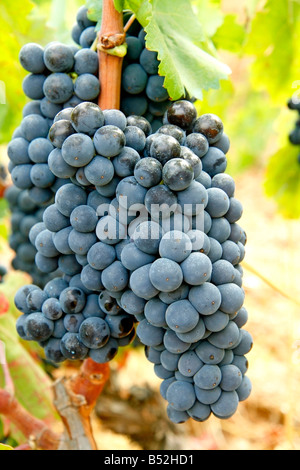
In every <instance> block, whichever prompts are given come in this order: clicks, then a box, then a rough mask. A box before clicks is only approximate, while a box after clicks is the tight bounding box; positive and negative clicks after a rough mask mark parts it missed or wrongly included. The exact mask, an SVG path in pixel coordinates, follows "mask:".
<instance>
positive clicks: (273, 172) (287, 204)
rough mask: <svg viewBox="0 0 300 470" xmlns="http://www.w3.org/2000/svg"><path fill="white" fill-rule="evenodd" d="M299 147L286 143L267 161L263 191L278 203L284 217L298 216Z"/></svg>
mask: <svg viewBox="0 0 300 470" xmlns="http://www.w3.org/2000/svg"><path fill="white" fill-rule="evenodd" d="M298 157H299V148H298V147H295V146H292V145H286V146H285V147H282V148H281V149H280V150H279V151H278V152H277V153H276V154H275V155H273V156H272V157H271V158H270V159H269V162H268V165H267V170H266V178H265V184H264V186H265V191H266V194H267V196H269V197H272V198H274V199H275V201H276V202H277V204H278V210H279V212H280V213H281V214H282V215H283V216H284V217H286V218H289V219H298V218H299V217H300V165H299V161H298Z"/></svg>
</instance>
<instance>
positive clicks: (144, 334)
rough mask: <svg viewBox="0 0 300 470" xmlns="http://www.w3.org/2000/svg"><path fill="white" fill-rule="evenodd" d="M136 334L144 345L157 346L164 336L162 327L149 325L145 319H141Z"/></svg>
mask: <svg viewBox="0 0 300 470" xmlns="http://www.w3.org/2000/svg"><path fill="white" fill-rule="evenodd" d="M136 332H137V335H138V337H139V339H140V341H141V342H142V343H143V344H144V345H145V346H152V347H155V346H159V345H160V344H161V343H162V341H163V337H164V330H163V328H157V327H155V326H153V325H151V324H150V323H149V322H148V321H147V320H143V321H141V322H140V323H139V324H138V326H137V330H136Z"/></svg>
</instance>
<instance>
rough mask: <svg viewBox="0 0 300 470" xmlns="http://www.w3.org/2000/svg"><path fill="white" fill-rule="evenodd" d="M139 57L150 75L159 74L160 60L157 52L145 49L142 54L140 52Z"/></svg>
mask: <svg viewBox="0 0 300 470" xmlns="http://www.w3.org/2000/svg"><path fill="white" fill-rule="evenodd" d="M139 59H140V64H141V66H142V67H143V69H144V70H145V71H146V72H147V73H148V74H149V75H157V74H158V66H159V63H160V62H159V60H158V58H157V52H154V51H149V50H148V49H143V51H142V52H141V54H139Z"/></svg>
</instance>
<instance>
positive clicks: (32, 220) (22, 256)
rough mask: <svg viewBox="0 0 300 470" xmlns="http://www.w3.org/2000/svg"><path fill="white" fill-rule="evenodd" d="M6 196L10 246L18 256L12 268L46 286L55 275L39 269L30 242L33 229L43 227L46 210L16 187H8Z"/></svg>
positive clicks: (34, 251) (34, 249)
mask: <svg viewBox="0 0 300 470" xmlns="http://www.w3.org/2000/svg"><path fill="white" fill-rule="evenodd" d="M4 195H5V199H6V200H7V202H8V205H9V209H10V212H11V219H10V221H11V233H10V236H9V246H10V248H11V249H12V250H13V251H14V252H15V254H16V255H15V257H14V259H13V261H12V266H13V268H14V269H15V270H18V271H23V272H26V273H28V274H30V275H31V277H32V280H33V282H34V283H35V284H37V285H38V286H44V285H45V284H46V283H47V282H48V281H50V279H51V278H52V277H53V275H52V274H50V275H48V274H45V273H43V272H41V271H40V270H39V269H38V268H37V266H36V264H35V256H36V253H37V250H36V248H35V247H34V246H33V245H32V244H31V242H30V232H31V229H32V227H33V226H36V227H39V226H40V227H43V222H42V221H43V213H44V208H41V207H39V206H37V205H36V204H35V203H34V202H33V201H32V199H31V198H30V196H29V194H28V191H27V190H22V189H19V188H17V187H16V186H10V187H8V188H7V189H6V191H5V194H4ZM56 274H57V273H56Z"/></svg>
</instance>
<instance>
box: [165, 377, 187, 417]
mask: <svg viewBox="0 0 300 470" xmlns="http://www.w3.org/2000/svg"><path fill="white" fill-rule="evenodd" d="M175 380H176V379H175V377H174V376H172V377H170V378H168V379H164V380H163V381H162V383H161V385H160V394H161V396H162V397H163V399H164V400H166V399H167V390H168V388H169V386H170V385H171V383H173V382H175ZM174 411H175V410H174ZM178 413H180V412H179V411H178ZM183 413H184V412H183Z"/></svg>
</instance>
